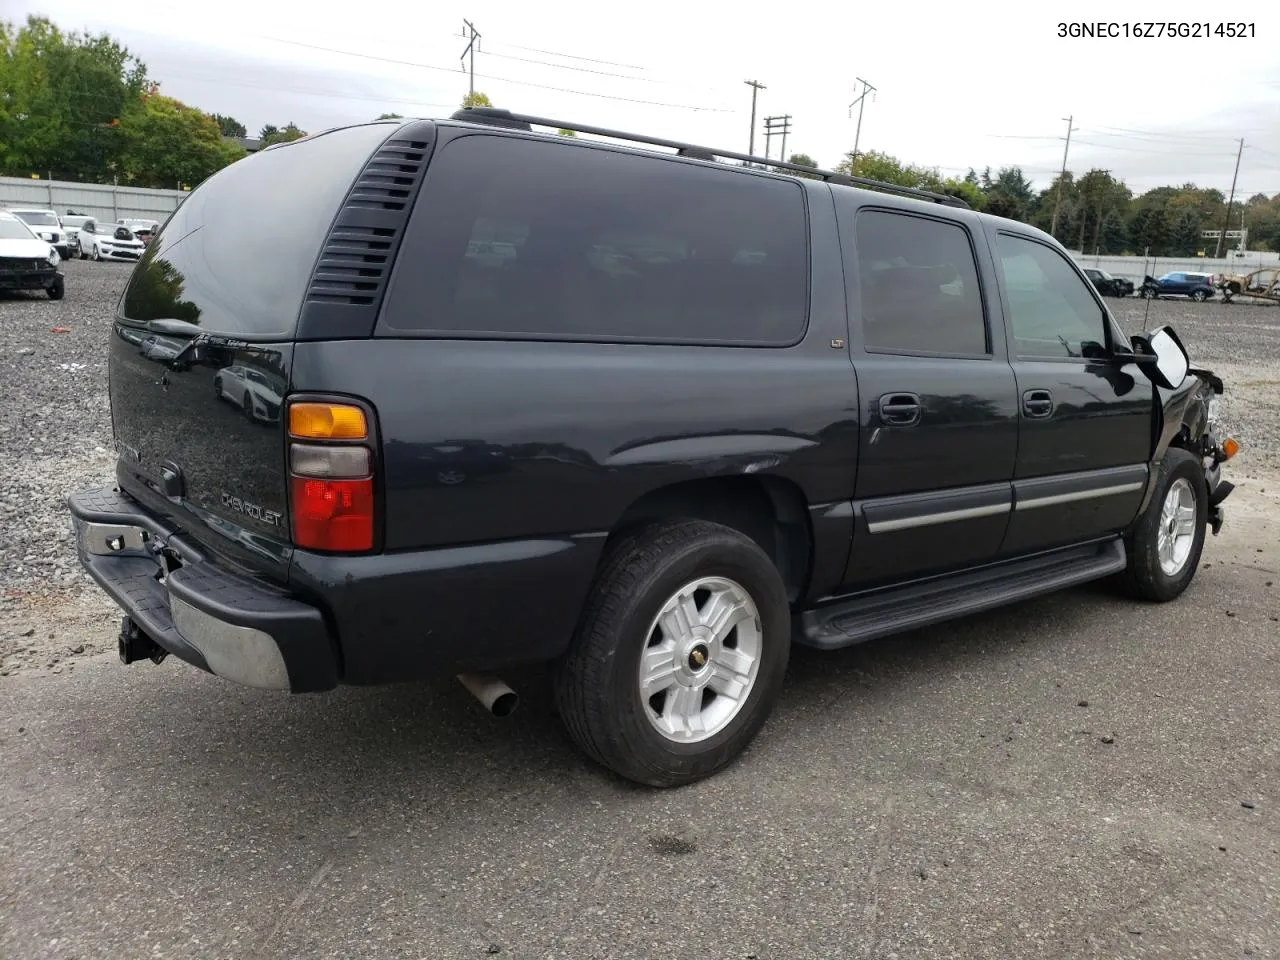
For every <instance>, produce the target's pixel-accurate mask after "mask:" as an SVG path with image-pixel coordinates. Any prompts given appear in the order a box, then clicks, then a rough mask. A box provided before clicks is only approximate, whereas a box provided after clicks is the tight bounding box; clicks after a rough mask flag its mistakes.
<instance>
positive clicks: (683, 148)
mask: <svg viewBox="0 0 1280 960" xmlns="http://www.w3.org/2000/svg"><path fill="white" fill-rule="evenodd" d="M453 119H455V120H470V121H473V122H475V121H478V122H481V123H485V122H490V123H491V122H494V121H507V122H508V123H509V122H511V121H515V122H516V123H527V124H529V125H530V126H531V127H550V128H552V129H556V130H572V131H573V132H575V133H587V134H592V135H594V136H598V137H609V138H610V139H612V140H629V141H632V142H633V143H646V144H649V145H651V146H655V147H669V148H670V149H672V150H677V151H679V152H680V153H681V155H683V156H690V157H699V158H701V157H713V158H714V157H723V158H725V159H727V160H740V161H742V162H743V163H750V164H759V165H760V166H765V167H774V168H776V169H779V170H788V171H791V172H793V173H804V174H808V175H809V176H811V177H817V178H819V179H821V180H825V181H828V182H835V183H839V184H844V185H847V186H858V187H866V188H868V189H871V190H879V191H881V192H884V193H893V194H897V195H899V196H903V197H914V198H916V199H920V200H931V201H933V202H934V203H943V204H946V205H948V206H952V207H962V208H963V209H965V210H969V209H971V208H970V206H969V204H968V203H966V202H965V201H964V200H963V199H962V198H961V197H953V196H951V195H950V194H946V193H935V192H934V191H932V190H921V189H919V188H918V187H903V186H899V185H898V184H896V183H886V182H884V181H882V180H872V179H869V178H867V177H854V176H850V175H849V174H847V173H837V172H836V171H834V170H823V169H820V168H819V167H806V166H804V165H803V164H799V163H788V162H787V161H785V160H771V159H769V158H768V157H757V156H753V155H752V154H749V153H737V152H735V151H733V150H718V149H715V148H713V147H703V146H698V145H697V144H692V143H684V142H682V141H680V140H667V139H664V138H663V137H650V136H646V135H645V134H640V133H626V132H624V131H621V130H610V129H609V128H608V127H593V126H588V125H587V124H583V123H569V122H566V121H563V120H550V119H548V118H546V117H534V116H530V115H528V114H522V113H512V112H511V111H509V110H503V109H499V108H494V107H476V108H470V109H463V110H458V111H456V112H455V113H454V114H453Z"/></svg>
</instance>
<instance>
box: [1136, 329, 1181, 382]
mask: <svg viewBox="0 0 1280 960" xmlns="http://www.w3.org/2000/svg"><path fill="white" fill-rule="evenodd" d="M1132 342H1133V348H1134V352H1135V354H1136V356H1135V357H1134V359H1135V360H1136V361H1137V362H1138V363H1140V364H1142V366H1143V367H1145V368H1146V371H1147V376H1149V377H1151V379H1152V380H1154V381H1155V382H1156V383H1157V384H1159V385H1160V386H1162V387H1165V388H1166V389H1169V390H1175V389H1177V388H1178V387H1180V386H1182V381H1183V380H1185V379H1186V377H1187V371H1188V370H1189V369H1190V368H1191V358H1190V357H1189V356H1188V355H1187V348H1186V347H1184V346H1183V345H1182V341H1181V340H1179V339H1178V335H1177V334H1176V333H1174V331H1173V327H1168V326H1166V327H1160V328H1159V329H1157V330H1153V331H1152V332H1151V333H1146V334H1139V335H1137V336H1134V337H1133V338H1132Z"/></svg>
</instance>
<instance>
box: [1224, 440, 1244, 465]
mask: <svg viewBox="0 0 1280 960" xmlns="http://www.w3.org/2000/svg"><path fill="white" fill-rule="evenodd" d="M1239 452H1240V444H1239V443H1238V442H1237V441H1235V440H1233V439H1232V438H1231V437H1227V439H1225V440H1223V441H1222V454H1223V456H1225V457H1226V458H1227V459H1228V460H1230V459H1231V458H1232V457H1234V456H1235V455H1236V454H1237V453H1239Z"/></svg>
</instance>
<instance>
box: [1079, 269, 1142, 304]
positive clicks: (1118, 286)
mask: <svg viewBox="0 0 1280 960" xmlns="http://www.w3.org/2000/svg"><path fill="white" fill-rule="evenodd" d="M1084 274H1085V276H1086V277H1088V278H1089V279H1090V280H1091V281H1092V282H1093V286H1094V288H1095V289H1097V291H1098V292H1099V293H1100V294H1102V295H1103V296H1104V297H1127V296H1130V295H1131V294H1132V293H1133V289H1134V288H1133V281H1132V280H1128V279H1126V278H1124V277H1113V276H1112V275H1111V274H1109V273H1107V271H1105V270H1097V269H1094V268H1093V267H1085V268H1084Z"/></svg>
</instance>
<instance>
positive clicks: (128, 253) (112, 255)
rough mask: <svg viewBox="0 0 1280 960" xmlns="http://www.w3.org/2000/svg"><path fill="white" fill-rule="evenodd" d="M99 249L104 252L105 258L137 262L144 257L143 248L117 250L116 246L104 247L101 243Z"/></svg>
mask: <svg viewBox="0 0 1280 960" xmlns="http://www.w3.org/2000/svg"><path fill="white" fill-rule="evenodd" d="M98 250H99V251H100V252H101V253H102V258H103V259H104V260H128V261H129V262H130V263H137V262H138V260H139V259H140V258H141V257H142V251H141V250H117V249H115V248H114V247H104V246H101V245H99V246H98Z"/></svg>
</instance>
